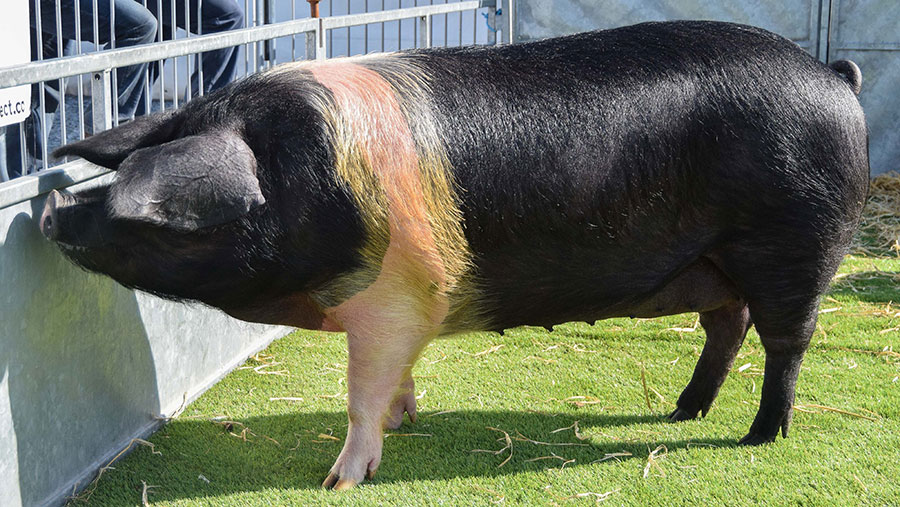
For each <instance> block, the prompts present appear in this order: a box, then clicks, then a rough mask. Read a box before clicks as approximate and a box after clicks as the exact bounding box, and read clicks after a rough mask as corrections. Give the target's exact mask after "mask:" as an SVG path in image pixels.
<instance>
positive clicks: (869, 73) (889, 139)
mask: <svg viewBox="0 0 900 507" xmlns="http://www.w3.org/2000/svg"><path fill="white" fill-rule="evenodd" d="M515 15H516V27H517V30H516V36H517V40H520V41H527V40H534V39H540V38H544V37H553V36H557V35H565V34H570V33H576V32H582V31H586V30H596V29H603V28H614V27H617V26H624V25H630V24H634V23H640V22H643V21H663V20H674V19H713V20H720V21H732V22H737V23H746V24H750V25H756V26H760V27H762V28H765V29H768V30H771V31H773V32H776V33H779V34H781V35H783V36H785V37H788V38H789V39H791V40H793V41H795V42H796V43H797V44H798V45H800V46H801V47H802V48H804V49H805V50H807V51H809V53H810V54H812V55H813V56H815V57H817V58H819V59H820V60H823V61H825V60H826V59H829V60H830V61H834V60H838V59H841V58H849V59H851V60H853V61H855V62H856V63H857V64H859V66H860V68H861V69H862V73H863V89H862V93H861V94H860V102H862V105H863V108H864V109H865V111H866V118H867V120H868V123H869V130H870V134H871V135H870V143H869V145H870V154H871V167H872V174H873V175H875V174H880V173H883V172H886V171H891V170H894V171H900V93H898V90H900V1H898V0H554V1H552V2H549V1H545V0H516V13H515ZM829 21H830V23H831V37H830V38H829V33H828V27H829Z"/></svg>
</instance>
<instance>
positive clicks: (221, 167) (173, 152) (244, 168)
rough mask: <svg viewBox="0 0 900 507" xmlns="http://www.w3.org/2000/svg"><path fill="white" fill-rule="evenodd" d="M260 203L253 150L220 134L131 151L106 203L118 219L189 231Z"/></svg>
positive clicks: (227, 219) (234, 136) (231, 136)
mask: <svg viewBox="0 0 900 507" xmlns="http://www.w3.org/2000/svg"><path fill="white" fill-rule="evenodd" d="M264 203H265V198H264V197H263V195H262V191H261V190H260V187H259V180H258V179H257V177H256V157H255V156H254V155H253V151H252V150H251V149H250V147H249V146H247V143H245V142H244V140H243V139H242V138H241V137H240V135H238V134H237V133H236V132H233V131H230V130H220V131H215V132H209V133H204V134H198V135H193V136H188V137H183V138H180V139H176V140H174V141H170V142H167V143H165V144H161V145H159V146H150V147H147V148H142V149H139V150H137V151H135V152H134V153H132V154H131V155H129V156H128V157H127V158H126V159H125V160H124V161H123V162H122V163H121V165H120V166H119V169H118V176H117V179H116V181H115V182H114V183H113V184H112V188H111V189H110V196H109V203H108V204H109V208H110V211H112V213H113V214H114V215H115V216H116V217H118V218H123V219H131V220H138V221H141V222H147V223H151V224H155V225H160V226H163V227H169V228H174V229H176V230H180V231H183V232H190V231H196V230H198V229H202V228H206V227H212V226H215V225H221V224H224V223H227V222H231V221H233V220H235V219H237V218H239V217H241V216H243V215H244V214H246V213H247V212H248V211H250V210H251V209H253V208H255V207H257V206H260V205H262V204H264Z"/></svg>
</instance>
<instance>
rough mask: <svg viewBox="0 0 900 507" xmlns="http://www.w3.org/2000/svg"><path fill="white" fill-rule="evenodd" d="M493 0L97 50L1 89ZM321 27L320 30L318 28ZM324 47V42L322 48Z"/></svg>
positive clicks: (33, 71) (21, 75) (6, 77)
mask: <svg viewBox="0 0 900 507" xmlns="http://www.w3.org/2000/svg"><path fill="white" fill-rule="evenodd" d="M494 6H495V2H494V1H493V0H468V1H465V2H458V3H452V4H438V5H425V6H422V7H407V8H404V9H398V10H393V11H383V12H368V13H365V14H350V15H347V16H338V17H334V18H317V19H297V20H293V21H284V22H281V23H275V24H272V25H269V26H258V27H253V28H243V29H238V30H231V31H229V32H222V33H217V34H210V35H203V36H198V37H191V38H190V39H179V40H169V41H165V42H160V43H158V44H152V45H145V46H133V47H128V48H121V49H115V50H110V51H102V52H96V53H90V54H84V55H79V56H69V57H62V58H54V59H52V60H44V61H40V62H30V63H26V64H24V65H17V66H14V67H7V68H3V69H0V88H7V87H11V86H18V85H23V84H32V83H37V82H41V81H51V80H54V79H59V78H61V77H69V76H74V75H76V74H87V73H94V72H100V71H103V70H107V69H113V68H115V67H125V66H128V65H136V64H141V63H148V62H153V61H157V60H163V59H168V58H174V57H176V56H185V55H191V54H195V53H201V52H206V51H212V50H215V49H222V48H227V47H231V46H237V45H240V44H249V43H254V42H260V41H264V40H266V39H272V38H275V37H287V36H291V35H293V34H300V33H304V32H314V31H316V30H317V29H320V30H322V31H323V32H324V31H326V30H332V29H335V28H344V27H348V26H354V25H362V24H366V23H383V22H385V21H397V20H401V19H410V18H419V17H423V16H433V15H435V14H445V13H448V12H457V11H464V10H470V9H479V8H481V7H494ZM320 23H321V27H319V24H320ZM321 45H322V46H324V44H321Z"/></svg>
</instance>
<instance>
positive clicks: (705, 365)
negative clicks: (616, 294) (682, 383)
mask: <svg viewBox="0 0 900 507" xmlns="http://www.w3.org/2000/svg"><path fill="white" fill-rule="evenodd" d="M700 325H702V326H703V329H704V330H705V331H706V345H704V347H703V352H701V353H700V359H699V360H698V361H697V366H696V367H694V375H693V376H692V377H691V381H690V382H689V383H688V385H687V387H685V389H684V391H683V392H682V393H681V396H679V397H678V403H677V408H676V409H675V410H674V411H673V412H672V413H671V414H669V420H670V421H673V422H675V421H687V420H690V419H694V418H695V417H697V415H698V414H702V415H703V416H704V417H706V413H707V412H708V411H709V407H710V405H712V402H713V400H715V399H716V395H717V394H719V388H721V387H722V383H723V382H725V378H726V377H727V376H728V372H729V371H730V370H731V366H732V364H733V363H734V358H735V356H736V355H737V353H738V350H740V348H741V345H742V344H743V343H744V337H745V336H746V335H747V331H748V330H749V329H750V312H749V310H748V309H747V305H746V303H744V301H742V300H738V301H733V302H730V303H729V304H727V305H725V306H722V307H721V308H717V309H715V310H710V311H706V312H700Z"/></svg>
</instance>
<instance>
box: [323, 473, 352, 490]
mask: <svg viewBox="0 0 900 507" xmlns="http://www.w3.org/2000/svg"><path fill="white" fill-rule="evenodd" d="M357 484H359V483H358V482H356V481H354V480H353V479H341V478H340V477H339V476H338V475H337V474H333V473H331V474H328V477H326V478H325V482H323V483H322V487H323V488H326V489H333V490H335V491H344V490H346V489H350V488H354V487H356V485H357Z"/></svg>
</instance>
